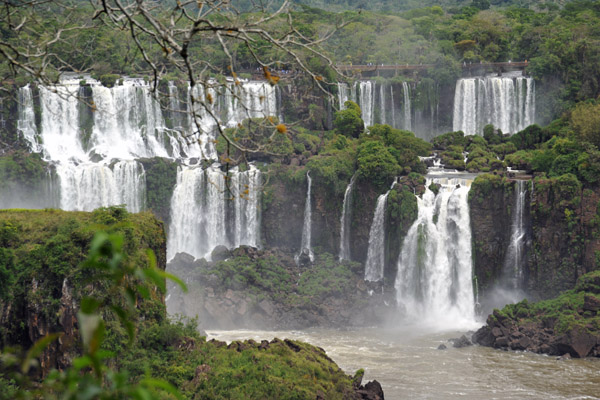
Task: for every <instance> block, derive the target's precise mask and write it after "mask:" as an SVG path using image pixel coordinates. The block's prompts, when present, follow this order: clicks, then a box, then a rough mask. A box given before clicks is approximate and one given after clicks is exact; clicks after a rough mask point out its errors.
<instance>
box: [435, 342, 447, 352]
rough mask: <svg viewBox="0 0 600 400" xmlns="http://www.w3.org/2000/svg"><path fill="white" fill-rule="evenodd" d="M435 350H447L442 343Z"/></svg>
mask: <svg viewBox="0 0 600 400" xmlns="http://www.w3.org/2000/svg"><path fill="white" fill-rule="evenodd" d="M437 349H438V350H446V349H447V347H446V345H445V344H443V343H442V344H440V345H439V346H438V347H437Z"/></svg>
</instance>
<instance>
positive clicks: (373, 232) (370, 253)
mask: <svg viewBox="0 0 600 400" xmlns="http://www.w3.org/2000/svg"><path fill="white" fill-rule="evenodd" d="M396 182H397V179H394V183H392V186H391V187H390V190H388V191H387V192H385V193H384V194H382V195H380V196H379V197H378V198H377V205H376V206H375V212H374V213H373V222H371V229H370V231H369V248H368V249H367V261H366V262H365V280H366V281H371V282H376V281H380V280H382V279H383V272H384V268H385V206H386V203H387V198H388V195H389V194H390V191H391V190H392V189H393V188H394V185H396Z"/></svg>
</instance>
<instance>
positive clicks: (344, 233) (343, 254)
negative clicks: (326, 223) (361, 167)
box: [338, 174, 356, 261]
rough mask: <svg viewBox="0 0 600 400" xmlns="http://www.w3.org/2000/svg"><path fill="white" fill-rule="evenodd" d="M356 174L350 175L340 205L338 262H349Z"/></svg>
mask: <svg viewBox="0 0 600 400" xmlns="http://www.w3.org/2000/svg"><path fill="white" fill-rule="evenodd" d="M355 179H356V174H354V175H352V178H351V179H350V183H349V184H348V186H347V187H346V191H345V192H344V202H343V205H342V217H341V218H340V226H341V228H340V255H339V257H338V258H339V260H340V261H342V260H350V259H351V257H350V223H351V220H352V188H353V187H354V180H355Z"/></svg>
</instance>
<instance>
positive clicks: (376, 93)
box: [338, 81, 412, 130]
mask: <svg viewBox="0 0 600 400" xmlns="http://www.w3.org/2000/svg"><path fill="white" fill-rule="evenodd" d="M388 87H389V98H388ZM347 100H351V101H354V102H355V103H356V104H358V106H359V107H360V109H361V111H362V119H363V121H364V122H365V127H369V126H371V125H374V124H388V125H390V126H392V127H394V128H401V129H406V130H412V111H411V100H410V88H409V86H408V83H407V82H402V105H401V107H400V105H399V106H398V107H396V104H395V103H394V85H389V84H381V83H377V82H375V81H356V82H354V84H353V85H352V86H351V87H348V85H347V84H345V83H338V103H339V107H340V110H342V109H344V108H345V107H344V103H345V102H346V101H347ZM396 109H398V110H401V112H399V114H400V115H399V118H397V116H396Z"/></svg>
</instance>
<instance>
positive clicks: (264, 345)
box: [258, 340, 269, 350]
mask: <svg viewBox="0 0 600 400" xmlns="http://www.w3.org/2000/svg"><path fill="white" fill-rule="evenodd" d="M268 348H269V341H268V340H261V341H260V344H259V345H258V349H259V350H266V349H268Z"/></svg>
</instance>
